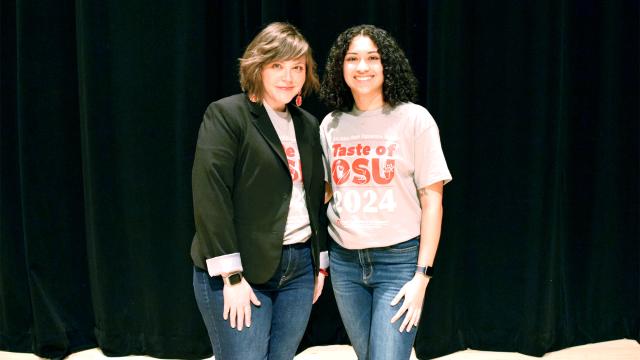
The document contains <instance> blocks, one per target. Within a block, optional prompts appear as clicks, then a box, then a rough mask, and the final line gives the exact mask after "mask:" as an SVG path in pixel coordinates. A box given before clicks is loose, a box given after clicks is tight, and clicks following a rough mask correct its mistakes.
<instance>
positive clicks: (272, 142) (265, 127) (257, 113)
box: [247, 99, 289, 171]
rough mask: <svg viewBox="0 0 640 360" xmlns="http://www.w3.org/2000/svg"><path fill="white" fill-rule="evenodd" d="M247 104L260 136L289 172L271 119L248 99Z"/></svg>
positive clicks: (258, 105) (262, 109)
mask: <svg viewBox="0 0 640 360" xmlns="http://www.w3.org/2000/svg"><path fill="white" fill-rule="evenodd" d="M247 102H248V103H249V109H250V110H251V113H252V114H253V123H254V124H255V126H256V128H257V129H258V131H259V132H260V134H262V136H263V137H264V139H265V140H266V141H267V143H268V144H269V146H270V147H271V149H272V150H273V151H274V152H275V153H276V155H278V157H279V158H280V160H281V161H282V164H283V165H284V166H285V168H286V169H287V171H289V163H288V161H287V157H286V156H285V154H284V147H283V146H282V143H281V142H280V138H279V137H278V133H277V132H276V129H275V128H274V127H273V124H272V123H271V119H269V114H267V110H265V108H264V107H263V106H262V105H260V104H256V103H253V102H251V101H249V99H247Z"/></svg>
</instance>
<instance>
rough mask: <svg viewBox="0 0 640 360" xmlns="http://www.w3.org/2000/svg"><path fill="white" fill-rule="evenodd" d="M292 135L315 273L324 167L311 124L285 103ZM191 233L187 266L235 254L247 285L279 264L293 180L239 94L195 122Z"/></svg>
mask: <svg viewBox="0 0 640 360" xmlns="http://www.w3.org/2000/svg"><path fill="white" fill-rule="evenodd" d="M287 108H288V110H289V112H290V113H291V117H292V118H293V124H294V128H295V132H296V140H297V142H298V150H299V152H300V161H301V164H302V178H303V183H304V189H305V194H306V203H307V210H308V211H309V220H310V222H311V232H312V235H311V239H309V240H308V241H310V242H311V248H312V253H313V264H314V270H315V271H316V272H317V270H318V265H319V253H320V251H324V250H326V228H325V227H323V226H321V223H320V219H321V218H322V216H324V214H323V213H322V212H323V206H322V205H323V202H324V168H323V165H322V148H321V146H320V139H319V130H318V120H317V119H316V118H315V117H313V116H312V115H311V114H309V113H308V112H306V111H304V110H302V109H300V108H298V107H295V106H290V105H288V106H287ZM192 187H193V207H194V215H195V224H196V234H195V236H194V238H193V242H192V244H191V258H192V260H193V263H194V265H195V266H197V267H199V268H201V269H203V270H206V269H207V266H206V260H207V259H209V258H213V257H217V256H221V255H226V254H232V253H236V252H239V253H240V258H241V259H242V266H243V268H244V272H243V275H244V276H245V278H246V279H247V280H248V281H249V282H251V283H258V284H259V283H264V282H266V281H267V280H269V279H270V278H271V277H272V276H273V274H274V273H275V271H276V268H277V266H278V264H279V263H280V256H281V254H282V241H283V238H284V229H285V225H286V222H287V215H288V213H289V201H290V199H291V190H292V187H293V182H292V180H291V174H290V172H289V165H288V163H287V158H286V155H285V153H284V148H283V146H282V143H281V142H280V139H279V138H278V134H277V133H276V130H275V128H274V127H273V125H272V123H271V120H270V119H269V115H268V114H267V111H266V110H265V108H264V106H263V105H261V104H256V103H252V102H251V101H249V99H248V98H247V96H246V95H245V94H238V95H233V96H230V97H227V98H224V99H221V100H218V101H216V102H213V103H211V104H210V105H209V107H208V108H207V111H206V112H205V114H204V120H203V121H202V124H201V125H200V131H199V133H198V143H197V146H196V154H195V159H194V162H193V170H192Z"/></svg>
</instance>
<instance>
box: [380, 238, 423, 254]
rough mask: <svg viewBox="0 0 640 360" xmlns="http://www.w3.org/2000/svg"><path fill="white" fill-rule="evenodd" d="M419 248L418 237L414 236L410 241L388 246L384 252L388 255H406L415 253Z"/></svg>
mask: <svg viewBox="0 0 640 360" xmlns="http://www.w3.org/2000/svg"><path fill="white" fill-rule="evenodd" d="M419 246H420V237H419V236H416V237H414V238H413V239H411V240H407V241H403V242H401V243H398V244H395V245H391V246H388V247H386V248H384V250H386V251H388V252H390V253H407V252H412V251H417V250H418V247H419Z"/></svg>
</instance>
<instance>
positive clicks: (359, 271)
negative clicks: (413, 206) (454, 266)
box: [329, 237, 420, 360]
mask: <svg viewBox="0 0 640 360" xmlns="http://www.w3.org/2000/svg"><path fill="white" fill-rule="evenodd" d="M418 239H419V238H417V237H416V238H414V239H411V240H408V241H405V242H402V243H400V244H396V245H393V246H389V247H383V248H370V249H363V250H348V249H345V248H343V247H341V246H340V245H338V244H336V243H335V242H334V241H331V244H330V249H329V260H330V266H331V276H330V278H331V284H332V286H333V292H334V294H335V297H336V302H337V304H338V310H339V311H340V316H341V317H342V321H343V322H344V326H345V328H346V330H347V334H348V335H349V339H350V340H351V345H353V349H354V350H355V352H356V355H358V359H360V360H378V359H380V360H387V359H394V360H402V359H409V358H410V356H411V348H412V347H413V342H414V340H415V337H416V328H415V327H413V328H412V329H411V331H410V332H406V331H403V332H400V331H398V329H399V328H400V324H402V321H403V320H404V316H403V317H401V318H400V319H398V320H396V322H395V323H393V324H392V323H391V318H392V317H393V315H395V313H396V312H397V311H398V309H399V308H400V306H401V305H402V301H400V302H399V303H398V304H397V305H396V306H391V305H390V303H391V300H393V298H394V297H395V296H396V294H397V293H398V291H400V288H402V286H403V285H404V284H405V283H407V282H408V281H409V280H411V279H412V278H413V276H414V274H415V271H416V263H417V261H418V248H419V243H420V242H419V240H418Z"/></svg>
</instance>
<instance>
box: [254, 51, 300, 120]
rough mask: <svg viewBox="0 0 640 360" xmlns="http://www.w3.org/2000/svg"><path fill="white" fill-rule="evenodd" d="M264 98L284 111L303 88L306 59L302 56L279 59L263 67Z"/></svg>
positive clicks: (276, 108)
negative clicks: (291, 58)
mask: <svg viewBox="0 0 640 360" xmlns="http://www.w3.org/2000/svg"><path fill="white" fill-rule="evenodd" d="M261 74H262V87H263V94H262V100H263V101H264V102H266V103H267V104H269V106H270V107H271V108H272V109H274V110H277V111H284V109H285V105H286V104H288V103H289V102H290V101H291V99H293V97H294V96H296V95H297V94H298V93H299V92H300V90H301V89H302V85H304V81H305V78H306V61H305V57H304V56H301V57H299V58H297V59H293V60H279V61H274V62H271V63H268V64H266V65H265V66H264V67H263V68H262V72H261Z"/></svg>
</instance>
